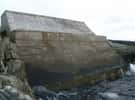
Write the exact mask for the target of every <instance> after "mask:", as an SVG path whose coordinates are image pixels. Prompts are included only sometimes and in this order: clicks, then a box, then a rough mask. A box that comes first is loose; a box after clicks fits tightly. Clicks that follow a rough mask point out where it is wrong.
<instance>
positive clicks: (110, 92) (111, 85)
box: [33, 72, 135, 100]
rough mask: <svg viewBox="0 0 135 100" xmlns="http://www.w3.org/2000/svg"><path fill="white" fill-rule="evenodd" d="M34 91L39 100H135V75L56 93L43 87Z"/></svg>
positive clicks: (129, 73)
mask: <svg viewBox="0 0 135 100" xmlns="http://www.w3.org/2000/svg"><path fill="white" fill-rule="evenodd" d="M33 90H34V94H35V96H36V97H37V99H38V100H135V75H134V74H133V73H131V72H128V74H127V75H125V76H123V77H122V78H121V79H118V80H116V81H112V82H108V81H104V82H101V83H98V84H97V85H95V86H92V87H90V86H82V87H79V88H74V89H71V90H67V91H59V92H54V91H50V90H48V89H46V88H45V87H43V86H37V87H34V89H33Z"/></svg>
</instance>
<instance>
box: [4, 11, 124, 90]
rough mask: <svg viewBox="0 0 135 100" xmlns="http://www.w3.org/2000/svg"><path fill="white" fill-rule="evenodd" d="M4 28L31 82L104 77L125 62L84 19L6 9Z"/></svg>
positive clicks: (73, 83)
mask: <svg viewBox="0 0 135 100" xmlns="http://www.w3.org/2000/svg"><path fill="white" fill-rule="evenodd" d="M2 31H6V32H5V36H6V37H9V38H10V41H11V42H15V44H16V47H17V48H16V52H17V54H18V55H19V57H20V59H21V60H22V61H24V63H25V66H26V69H27V74H28V77H29V82H30V83H31V84H32V85H33V84H34V85H35V84H38V85H39V84H43V85H44V84H46V86H49V87H54V88H59V87H61V88H66V87H73V86H78V85H81V84H82V83H88V82H92V81H93V80H94V81H95V80H96V79H101V80H102V78H103V77H105V74H106V73H107V74H106V75H107V77H110V76H109V75H110V74H111V73H112V72H113V73H116V75H118V74H117V72H118V69H120V68H123V67H125V66H126V64H125V63H124V62H123V59H122V58H121V57H120V56H119V55H118V54H117V53H116V52H115V51H114V50H113V49H112V48H111V47H110V45H109V44H108V41H107V40H106V38H105V37H103V36H97V35H95V34H94V33H93V32H92V31H91V30H90V29H88V27H87V26H86V25H85V24H84V23H83V22H78V21H71V20H65V19H59V18H53V17H46V16H38V15H31V14H25V13H18V12H9V11H7V12H5V13H4V14H3V16H2ZM3 36H4V34H3ZM118 73H119V72H118ZM113 75H114V74H113ZM89 76H90V77H89ZM102 76H103V77H102ZM93 83H94V82H93ZM65 84H66V85H65Z"/></svg>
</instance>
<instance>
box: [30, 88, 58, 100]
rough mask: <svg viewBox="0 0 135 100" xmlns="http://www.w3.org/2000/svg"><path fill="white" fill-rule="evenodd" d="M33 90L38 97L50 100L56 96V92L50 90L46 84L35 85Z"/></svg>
mask: <svg viewBox="0 0 135 100" xmlns="http://www.w3.org/2000/svg"><path fill="white" fill-rule="evenodd" d="M33 91H34V95H35V96H36V98H37V99H43V100H49V99H53V98H56V93H55V92H53V91H50V90H48V89H47V88H46V87H44V86H35V87H34V88H33Z"/></svg>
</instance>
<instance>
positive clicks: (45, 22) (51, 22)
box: [2, 11, 93, 34]
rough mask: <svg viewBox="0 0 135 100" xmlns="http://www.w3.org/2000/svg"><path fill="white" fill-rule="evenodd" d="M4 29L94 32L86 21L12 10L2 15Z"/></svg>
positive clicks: (77, 32)
mask: <svg viewBox="0 0 135 100" xmlns="http://www.w3.org/2000/svg"><path fill="white" fill-rule="evenodd" d="M2 29H3V30H8V31H15V30H20V31H40V32H62V33H76V34H82V33H83V34H93V32H92V31H91V30H90V29H89V28H88V27H87V26H86V25H85V23H84V22H80V21H72V20H67V19H60V18H55V17H48V16H39V15H34V14H26V13H19V12H12V11H5V13H4V14H3V15H2Z"/></svg>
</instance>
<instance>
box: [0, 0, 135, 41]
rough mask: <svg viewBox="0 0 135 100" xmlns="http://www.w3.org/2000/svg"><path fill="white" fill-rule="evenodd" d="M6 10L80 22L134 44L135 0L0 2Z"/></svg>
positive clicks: (2, 8) (1, 8)
mask: <svg viewBox="0 0 135 100" xmlns="http://www.w3.org/2000/svg"><path fill="white" fill-rule="evenodd" d="M4 10H15V11H22V12H28V13H35V14H40V15H47V16H55V17H61V18H67V19H73V20H80V21H84V22H85V23H86V24H87V25H88V26H89V28H90V29H91V30H92V31H94V32H95V34H97V35H105V36H107V38H109V39H119V40H132V41H135V0H0V14H2V13H3V11H4Z"/></svg>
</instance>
